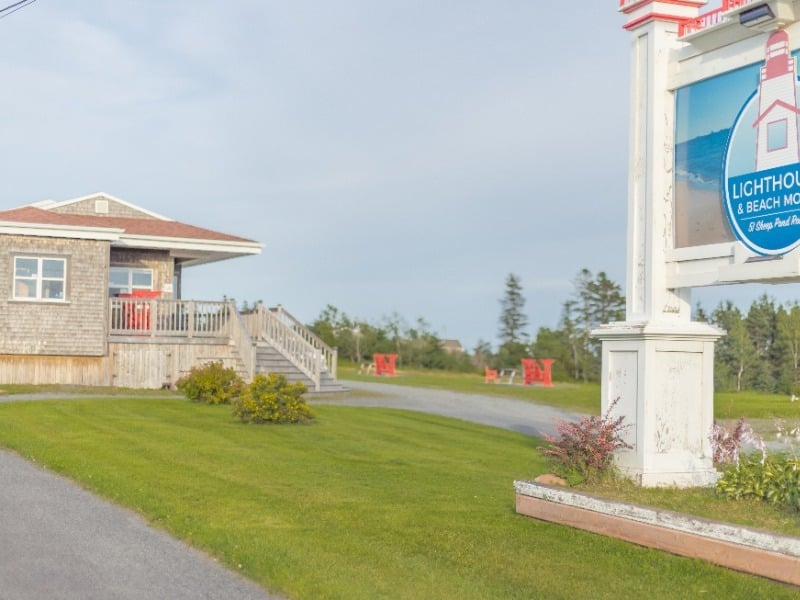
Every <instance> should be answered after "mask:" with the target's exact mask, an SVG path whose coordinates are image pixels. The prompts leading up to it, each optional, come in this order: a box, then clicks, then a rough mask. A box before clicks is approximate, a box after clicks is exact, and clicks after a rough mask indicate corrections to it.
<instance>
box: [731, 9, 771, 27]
mask: <svg viewBox="0 0 800 600" xmlns="http://www.w3.org/2000/svg"><path fill="white" fill-rule="evenodd" d="M773 20H775V13H774V12H772V8H770V6H769V4H759V5H758V6H754V7H753V8H748V9H747V10H745V11H742V12H740V13H739V24H740V25H744V26H745V27H758V26H759V25H763V24H764V23H769V22H770V21H773Z"/></svg>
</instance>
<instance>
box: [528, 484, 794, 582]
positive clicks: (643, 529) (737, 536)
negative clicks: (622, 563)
mask: <svg viewBox="0 0 800 600" xmlns="http://www.w3.org/2000/svg"><path fill="white" fill-rule="evenodd" d="M514 490H515V492H516V510H517V513H518V514H521V515H525V516H528V517H533V518H535V519H540V520H543V521H550V522H553V523H560V524H563V525H569V526H571V527H575V528H578V529H583V530H585V531H591V532H593V533H599V534H601V535H606V536H609V537H614V538H617V539H621V540H626V541H629V542H633V543H635V544H639V545H641V546H647V547H650V548H657V549H659V550H665V551H667V552H671V553H673V554H678V555H680V556H688V557H691V558H699V559H702V560H706V561H708V562H711V563H714V564H716V565H720V566H723V567H727V568H730V569H734V570H737V571H742V572H744V573H749V574H752V575H759V576H761V577H767V578H769V579H773V580H775V581H781V582H783V583H789V584H792V585H797V586H800V538H795V537H790V536H783V535H777V534H773V533H770V532H766V531H760V530H757V529H751V528H748V527H738V526H734V525H730V524H729V523H721V522H718V521H711V520H706V519H699V518H697V517H691V516H688V515H683V514H680V513H675V512H672V511H668V510H658V509H652V508H646V507H643V506H638V505H635V504H629V503H626V502H615V501H611V500H606V499H602V498H598V497H596V496H593V495H591V494H585V493H582V492H574V491H570V490H566V489H563V488H557V487H552V486H549V485H544V484H538V483H533V482H528V481H515V482H514Z"/></svg>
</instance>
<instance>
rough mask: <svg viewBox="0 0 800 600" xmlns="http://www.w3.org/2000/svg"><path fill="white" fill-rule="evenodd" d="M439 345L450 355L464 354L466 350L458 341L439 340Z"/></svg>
mask: <svg viewBox="0 0 800 600" xmlns="http://www.w3.org/2000/svg"><path fill="white" fill-rule="evenodd" d="M439 345H440V346H441V347H442V350H444V351H445V352H447V353H448V354H454V355H456V356H460V355H462V354H464V348H463V347H462V346H461V342H459V341H458V340H439Z"/></svg>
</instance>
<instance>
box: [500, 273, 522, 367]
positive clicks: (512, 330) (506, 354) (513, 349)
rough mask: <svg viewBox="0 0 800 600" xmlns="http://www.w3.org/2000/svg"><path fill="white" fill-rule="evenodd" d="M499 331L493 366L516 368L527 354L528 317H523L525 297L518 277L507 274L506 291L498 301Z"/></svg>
mask: <svg viewBox="0 0 800 600" xmlns="http://www.w3.org/2000/svg"><path fill="white" fill-rule="evenodd" d="M500 307H501V311H500V330H499V332H498V338H499V339H500V347H499V348H498V350H497V356H496V357H495V360H494V365H495V366H496V367H498V368H503V367H510V366H517V365H519V361H520V359H521V358H524V357H525V356H526V355H527V354H529V349H528V344H527V342H528V335H527V333H525V328H526V327H527V326H528V317H527V316H525V313H524V309H525V297H524V296H523V295H522V284H521V283H520V279H519V277H517V276H516V275H514V274H513V273H509V275H508V277H506V289H505V294H504V295H503V298H502V299H501V300H500Z"/></svg>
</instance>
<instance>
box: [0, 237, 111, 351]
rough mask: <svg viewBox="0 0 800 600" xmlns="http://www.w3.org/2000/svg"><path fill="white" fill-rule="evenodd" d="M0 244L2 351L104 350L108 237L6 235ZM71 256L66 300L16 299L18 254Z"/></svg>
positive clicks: (0, 336)
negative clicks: (38, 300) (15, 260)
mask: <svg viewBox="0 0 800 600" xmlns="http://www.w3.org/2000/svg"><path fill="white" fill-rule="evenodd" d="M2 242H3V243H2V247H0V354H46V355H65V356H103V355H104V354H105V353H106V348H107V345H106V335H107V306H108V302H107V295H108V260H109V253H110V245H109V242H103V241H94V240H75V239H60V238H46V237H29V236H12V235H9V236H3V240H2ZM19 255H26V256H47V257H56V258H65V259H66V260H67V278H66V290H65V300H64V301H63V302H60V301H59V302H56V301H53V302H28V301H22V300H14V299H13V280H14V257H15V256H19Z"/></svg>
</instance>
